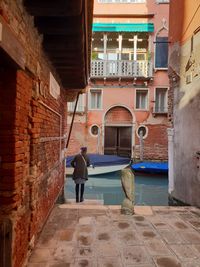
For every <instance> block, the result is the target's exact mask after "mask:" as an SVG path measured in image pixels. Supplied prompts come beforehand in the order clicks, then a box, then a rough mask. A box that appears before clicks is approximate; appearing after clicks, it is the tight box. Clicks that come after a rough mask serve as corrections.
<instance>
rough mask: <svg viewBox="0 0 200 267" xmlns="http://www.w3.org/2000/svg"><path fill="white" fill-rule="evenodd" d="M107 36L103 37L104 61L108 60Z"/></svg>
mask: <svg viewBox="0 0 200 267" xmlns="http://www.w3.org/2000/svg"><path fill="white" fill-rule="evenodd" d="M107 40H108V38H107V34H106V33H104V35H103V59H104V60H106V59H107Z"/></svg>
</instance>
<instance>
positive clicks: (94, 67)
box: [91, 60, 153, 78]
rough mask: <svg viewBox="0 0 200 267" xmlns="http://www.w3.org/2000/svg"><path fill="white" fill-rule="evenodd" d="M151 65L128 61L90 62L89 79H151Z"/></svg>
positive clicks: (147, 62) (146, 62)
mask: <svg viewBox="0 0 200 267" xmlns="http://www.w3.org/2000/svg"><path fill="white" fill-rule="evenodd" d="M152 74H153V73H152V63H151V62H149V61H130V60H92V63H91V77H96V78H97V77H133V78H135V77H141V78H142V77H144V78H148V77H152Z"/></svg>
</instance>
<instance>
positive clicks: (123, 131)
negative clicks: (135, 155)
mask: <svg viewBox="0 0 200 267" xmlns="http://www.w3.org/2000/svg"><path fill="white" fill-rule="evenodd" d="M132 146H133V115H132V114H131V112H130V111H129V110H128V109H127V108H126V107H122V106H115V107H112V108H110V109H109V110H108V111H107V112H106V114H105V117H104V154H106V155H118V156H124V157H131V156H132Z"/></svg>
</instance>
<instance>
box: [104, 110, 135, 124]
mask: <svg viewBox="0 0 200 267" xmlns="http://www.w3.org/2000/svg"><path fill="white" fill-rule="evenodd" d="M105 123H108V124H112V123H122V124H123V123H125V124H126V123H132V115H131V113H130V112H129V111H128V110H127V109H125V108H122V107H115V108H112V109H111V110H109V111H108V113H107V114H106V117H105Z"/></svg>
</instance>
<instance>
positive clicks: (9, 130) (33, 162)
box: [0, 0, 67, 267]
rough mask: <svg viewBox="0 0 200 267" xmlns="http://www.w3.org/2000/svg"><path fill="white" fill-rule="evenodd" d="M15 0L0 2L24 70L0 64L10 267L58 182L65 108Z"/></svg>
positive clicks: (1, 189)
mask: <svg viewBox="0 0 200 267" xmlns="http://www.w3.org/2000/svg"><path fill="white" fill-rule="evenodd" d="M20 2H21V1H5V0H3V1H1V6H0V10H1V14H2V15H3V18H4V19H5V22H6V23H7V25H8V27H10V29H11V31H12V32H13V34H14V35H15V36H16V37H17V39H18V40H19V41H20V43H21V45H22V46H23V49H24V53H25V57H26V69H25V70H17V69H11V68H8V66H7V65H5V66H3V68H2V69H1V70H0V116H1V118H0V156H1V165H0V178H1V179H0V203H1V210H0V220H3V219H4V218H5V217H8V218H11V220H12V225H13V240H12V263H13V265H12V266H13V267H21V266H22V264H23V263H24V261H25V260H26V257H27V252H28V250H29V249H30V245H32V244H33V243H34V242H35V240H37V236H38V232H39V231H40V230H41V228H42V226H43V224H44V222H45V220H46V218H47V216H48V214H49V212H50V210H51V208H52V206H53V204H54V202H55V200H56V198H57V197H58V195H59V193H60V191H61V190H62V188H63V183H64V162H63V160H62V158H61V151H62V150H63V148H64V145H65V141H66V140H65V139H64V137H63V135H64V133H65V131H66V113H67V110H66V102H65V97H66V96H65V92H64V91H63V90H62V88H61V93H60V96H59V97H58V99H55V98H53V97H52V96H51V94H50V92H49V73H50V71H51V72H52V73H53V74H54V76H55V78H56V73H55V72H54V71H53V69H52V67H51V65H50V63H49V62H48V60H47V59H46V57H45V56H44V55H43V52H42V45H41V37H40V36H39V35H38V33H37V31H36V29H35V28H34V26H33V20H32V18H31V17H30V16H28V15H27V13H26V11H25V10H24V9H23V7H22V6H21V4H20ZM57 81H58V82H59V80H58V79H57Z"/></svg>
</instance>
